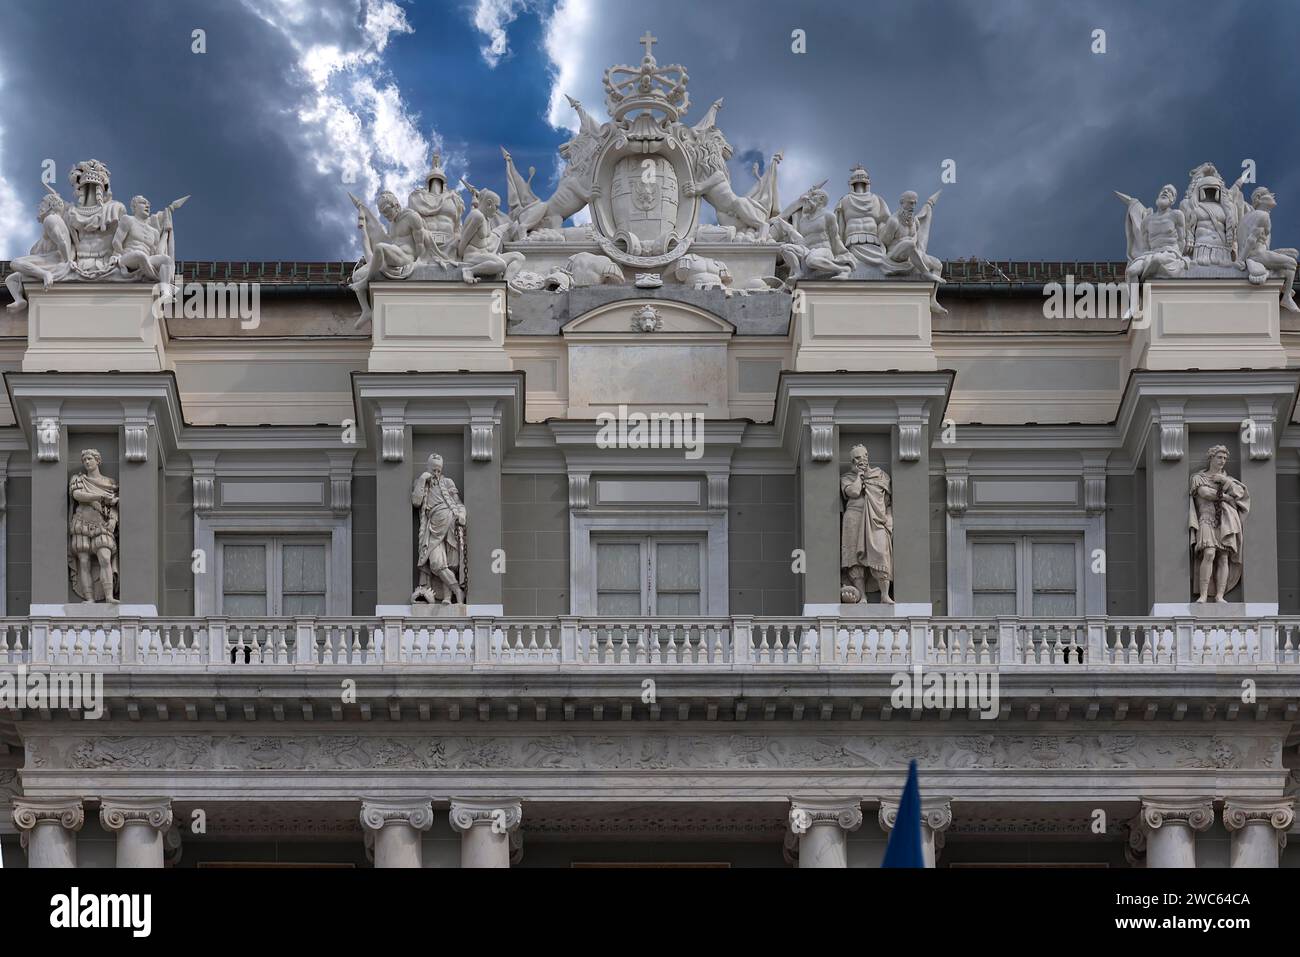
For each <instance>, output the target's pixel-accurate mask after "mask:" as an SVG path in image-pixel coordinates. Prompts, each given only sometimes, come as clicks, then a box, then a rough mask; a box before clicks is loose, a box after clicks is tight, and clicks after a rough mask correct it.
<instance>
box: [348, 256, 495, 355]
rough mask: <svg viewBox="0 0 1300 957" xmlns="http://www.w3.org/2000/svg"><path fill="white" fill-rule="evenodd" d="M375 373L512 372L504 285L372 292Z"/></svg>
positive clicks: (415, 284)
mask: <svg viewBox="0 0 1300 957" xmlns="http://www.w3.org/2000/svg"><path fill="white" fill-rule="evenodd" d="M370 294H371V299H372V302H373V304H374V311H375V314H374V344H373V346H372V347H371V350H370V364H369V371H371V372H410V371H418V372H458V371H460V370H461V369H472V370H474V371H476V372H490V371H507V370H509V369H510V359H509V358H508V357H507V356H506V352H505V340H506V300H507V295H508V290H507V289H506V287H505V284H504V283H492V282H482V283H479V284H477V285H473V286H469V285H466V284H464V283H461V282H424V281H420V280H417V279H408V280H404V281H400V282H387V281H383V280H380V281H378V282H375V283H373V284H371V286H370Z"/></svg>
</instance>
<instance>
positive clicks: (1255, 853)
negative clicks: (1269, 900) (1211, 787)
mask: <svg viewBox="0 0 1300 957" xmlns="http://www.w3.org/2000/svg"><path fill="white" fill-rule="evenodd" d="M1294 820H1295V799H1294V798H1228V800H1227V801H1225V802H1224V805H1223V826H1224V827H1225V828H1227V829H1228V833H1229V834H1231V835H1232V847H1231V849H1230V851H1229V852H1228V866H1229V867H1277V865H1278V855H1279V854H1280V852H1281V850H1282V848H1284V847H1286V832H1287V828H1289V827H1290V826H1291V822H1293V821H1294Z"/></svg>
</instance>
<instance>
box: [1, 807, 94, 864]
mask: <svg viewBox="0 0 1300 957" xmlns="http://www.w3.org/2000/svg"><path fill="white" fill-rule="evenodd" d="M13 804H14V808H13V818H14V824H15V825H17V827H18V830H19V831H21V832H22V837H21V843H22V846H23V848H24V849H25V850H26V851H27V866H28V867H76V866H77V832H78V831H80V830H81V827H82V825H83V824H85V823H86V811H85V809H84V808H83V807H82V806H81V798H22V797H16V798H14V801H13Z"/></svg>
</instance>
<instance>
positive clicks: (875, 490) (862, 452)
mask: <svg viewBox="0 0 1300 957" xmlns="http://www.w3.org/2000/svg"><path fill="white" fill-rule="evenodd" d="M849 454H850V456H851V457H852V462H853V467H852V468H850V469H849V470H848V471H847V472H845V473H844V474H843V475H841V476H840V497H841V498H843V500H844V518H843V524H842V527H841V531H840V569H841V581H842V582H843V580H844V579H847V581H848V584H850V585H851V586H852V587H853V588H854V589H856V591H857V594H858V596H859V597H858V598H856V599H855V600H856V601H859V602H863V601H866V600H867V575H868V573H870V575H871V577H872V578H873V579H874V580H875V582H876V586H877V587H878V588H879V589H880V600H881V601H882V602H884V603H885V604H888V605H892V604H893V603H894V599H893V598H892V597H890V594H889V584H890V580H891V579H892V578H893V576H894V508H893V495H892V493H891V491H890V486H889V476H888V475H886V474H885V472H884V470H883V469H879V468H876V467H875V466H873V465H872V464H871V462H870V461H869V460H868V458H867V449H866V446H863V445H855V446H854V447H853V448H852V449H851V450H850V453H849ZM845 597H846V598H847V596H845Z"/></svg>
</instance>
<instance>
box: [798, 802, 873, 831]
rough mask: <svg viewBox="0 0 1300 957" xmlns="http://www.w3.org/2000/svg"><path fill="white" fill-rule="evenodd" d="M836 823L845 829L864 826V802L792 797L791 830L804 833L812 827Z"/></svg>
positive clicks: (853, 829) (851, 829) (849, 829)
mask: <svg viewBox="0 0 1300 957" xmlns="http://www.w3.org/2000/svg"><path fill="white" fill-rule="evenodd" d="M830 825H835V826H836V827H839V828H842V829H843V830H845V831H856V830H857V829H858V828H860V827H861V826H862V802H861V801H855V800H847V801H846V800H844V799H843V798H796V797H792V798H790V830H791V831H792V832H793V833H795V834H803V833H805V832H806V831H808V830H809V829H810V828H814V827H822V826H827V827H829V826H830Z"/></svg>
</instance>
